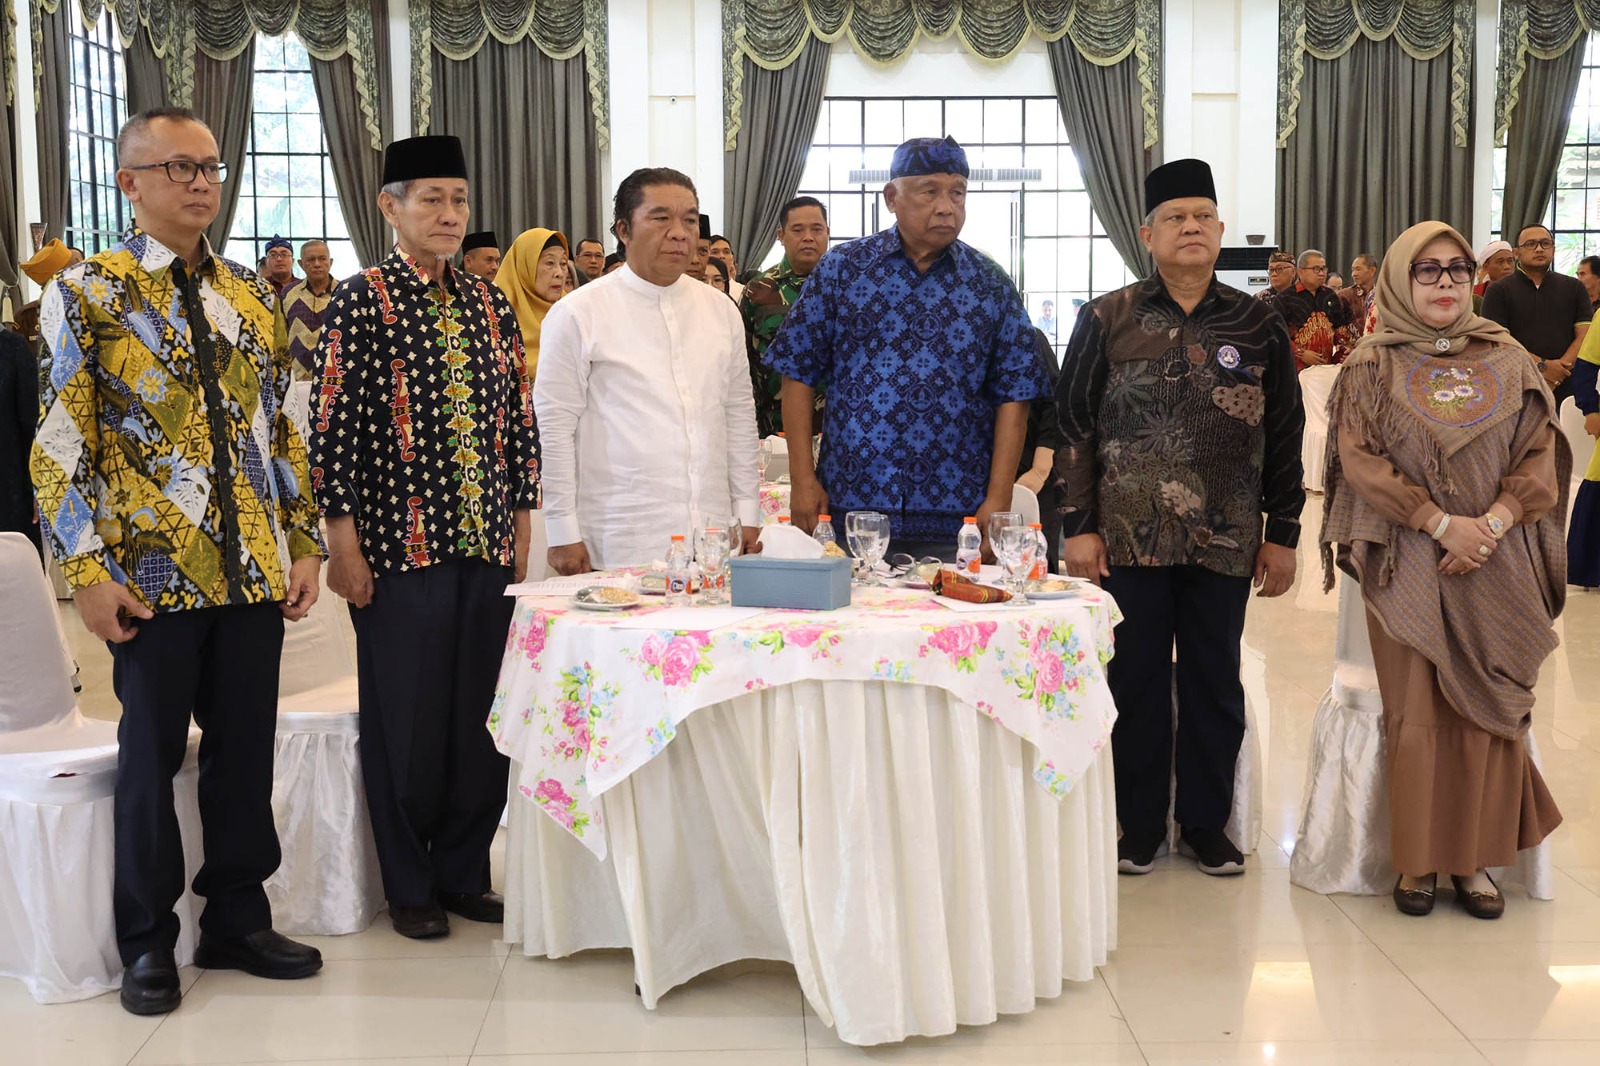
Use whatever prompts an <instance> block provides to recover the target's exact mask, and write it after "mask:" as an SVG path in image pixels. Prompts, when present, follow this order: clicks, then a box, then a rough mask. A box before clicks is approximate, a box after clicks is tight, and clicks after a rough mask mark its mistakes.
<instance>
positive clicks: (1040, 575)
mask: <svg viewBox="0 0 1600 1066" xmlns="http://www.w3.org/2000/svg"><path fill="white" fill-rule="evenodd" d="M1028 528H1029V529H1031V530H1033V541H1034V549H1033V569H1032V570H1029V571H1028V580H1029V581H1043V580H1044V579H1045V578H1046V577H1049V576H1050V561H1049V560H1048V559H1046V558H1045V541H1044V526H1043V525H1042V524H1041V523H1038V522H1030V523H1028Z"/></svg>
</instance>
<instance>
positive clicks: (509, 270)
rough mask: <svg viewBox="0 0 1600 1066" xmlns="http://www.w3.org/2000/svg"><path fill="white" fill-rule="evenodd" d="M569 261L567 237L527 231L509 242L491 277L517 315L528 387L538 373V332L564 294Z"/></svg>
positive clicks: (550, 231)
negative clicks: (551, 306)
mask: <svg viewBox="0 0 1600 1066" xmlns="http://www.w3.org/2000/svg"><path fill="white" fill-rule="evenodd" d="M569 258H570V256H569V255H568V251H567V238H566V237H564V236H563V235H561V234H560V233H557V232H556V231H555V230H551V229H530V230H527V231H526V232H524V233H523V234H522V236H520V237H518V238H517V239H516V240H514V241H512V242H511V247H510V248H508V249H506V254H505V258H504V259H502V260H501V261H500V272H499V273H498V274H496V275H495V278H494V283H495V284H496V285H498V286H500V288H501V289H502V290H503V291H504V292H505V294H506V298H507V299H509V300H510V301H511V308H512V310H514V311H516V313H517V326H518V327H519V328H520V329H521V330H522V348H523V351H524V352H525V353H526V355H527V359H528V382H529V384H530V385H531V384H532V382H533V379H534V375H535V374H536V373H537V372H538V370H539V330H540V327H542V326H543V325H544V316H545V315H546V314H548V313H549V311H550V305H551V304H553V303H555V302H556V301H557V300H559V299H561V295H562V293H563V292H564V291H565V288H566V283H567V263H568V260H569Z"/></svg>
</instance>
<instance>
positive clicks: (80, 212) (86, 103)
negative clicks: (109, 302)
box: [51, 7, 133, 255]
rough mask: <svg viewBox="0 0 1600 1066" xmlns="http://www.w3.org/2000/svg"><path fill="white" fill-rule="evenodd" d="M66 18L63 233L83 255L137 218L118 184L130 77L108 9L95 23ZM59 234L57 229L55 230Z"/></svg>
mask: <svg viewBox="0 0 1600 1066" xmlns="http://www.w3.org/2000/svg"><path fill="white" fill-rule="evenodd" d="M72 13H73V17H70V18H68V19H67V23H68V27H69V28H68V33H69V39H70V49H71V55H70V62H69V64H68V69H67V79H68V81H67V94H68V103H67V167H68V169H67V173H68V174H69V175H70V178H69V185H68V198H67V200H68V203H67V232H66V233H65V234H64V235H62V239H63V240H64V241H65V242H66V243H67V244H68V245H70V246H71V247H74V248H77V249H79V250H81V251H82V252H83V254H84V255H94V254H95V253H96V252H100V251H104V250H105V249H106V248H109V247H110V246H111V245H113V244H115V243H116V242H117V241H118V240H119V239H121V237H122V233H123V231H124V230H125V229H127V227H128V225H129V224H130V223H131V222H132V221H133V210H132V208H131V207H129V205H128V201H127V200H125V199H123V197H122V193H121V192H120V191H118V189H117V131H118V130H120V129H121V128H122V124H123V123H124V122H125V121H127V118H128V82H127V76H126V73H125V72H124V69H123V65H122V45H121V42H120V41H119V40H118V39H117V27H116V23H115V22H114V21H113V20H112V16H111V12H110V11H109V10H106V11H102V12H101V13H100V20H99V21H98V22H97V23H95V25H94V28H92V29H85V28H84V25H83V20H82V19H80V18H77V17H76V15H77V8H76V7H73V9H72ZM51 236H55V234H51Z"/></svg>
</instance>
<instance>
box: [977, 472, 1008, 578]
mask: <svg viewBox="0 0 1600 1066" xmlns="http://www.w3.org/2000/svg"><path fill="white" fill-rule="evenodd" d="M1007 487H1008V488H1009V487H1010V486H1007ZM1009 510H1011V499H1010V497H1007V498H1006V499H1004V500H1001V499H998V498H996V497H995V496H992V495H990V496H985V497H984V498H983V502H982V503H980V504H978V532H979V533H981V534H982V535H983V540H982V542H981V543H980V545H979V547H980V550H981V551H982V554H983V561H984V562H986V563H992V562H994V561H995V554H994V545H993V544H990V543H989V516H990V515H993V514H1005V513H1006V512H1007V511H1009Z"/></svg>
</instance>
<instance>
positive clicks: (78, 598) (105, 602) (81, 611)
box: [72, 581, 155, 644]
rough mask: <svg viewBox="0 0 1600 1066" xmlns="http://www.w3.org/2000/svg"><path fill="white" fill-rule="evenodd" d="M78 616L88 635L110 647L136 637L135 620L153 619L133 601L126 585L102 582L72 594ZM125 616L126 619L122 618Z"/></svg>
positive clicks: (153, 614)
mask: <svg viewBox="0 0 1600 1066" xmlns="http://www.w3.org/2000/svg"><path fill="white" fill-rule="evenodd" d="M72 602H73V603H74V604H76V605H77V608H78V617H79V618H82V619H83V624H84V625H86V626H88V627H89V632H91V633H93V634H94V635H95V636H97V637H99V638H100V639H101V640H104V641H109V642H110V643H112V644H123V643H126V642H127V641H130V640H132V639H133V638H134V637H136V636H138V634H139V627H138V626H136V625H134V624H133V619H135V618H154V617H155V612H154V611H152V610H150V608H148V607H146V606H145V605H144V604H142V603H140V602H139V601H138V600H136V599H134V597H133V593H131V592H129V591H128V589H127V586H126V585H120V584H118V583H117V582H115V581H102V582H100V583H99V584H95V585H90V586H89V587H88V588H82V589H79V590H78V591H77V592H75V593H73V594H72ZM124 614H126V615H127V616H128V617H123V615H124Z"/></svg>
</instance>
